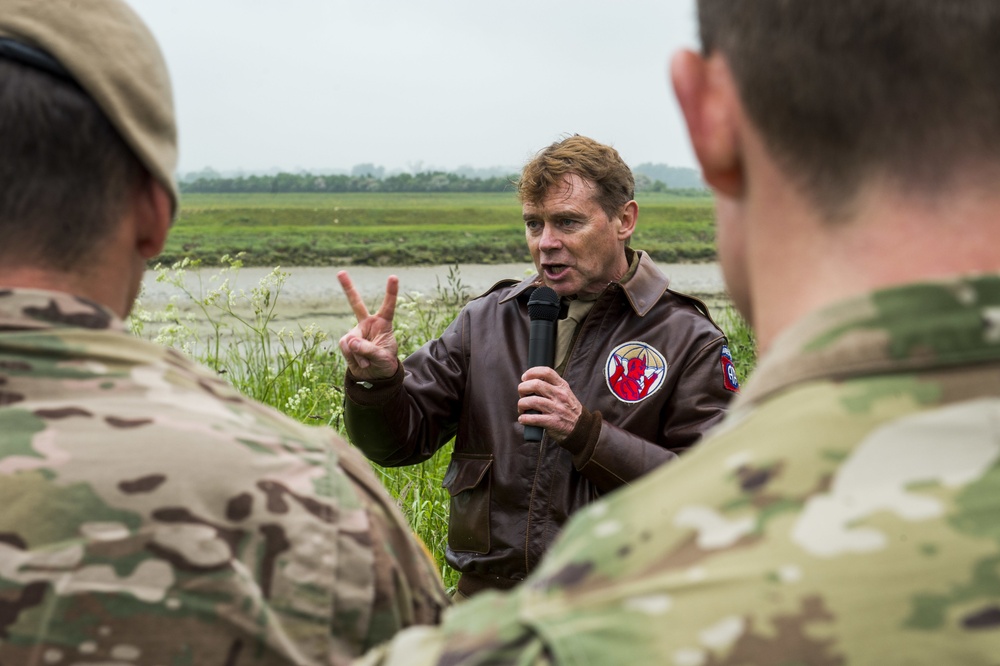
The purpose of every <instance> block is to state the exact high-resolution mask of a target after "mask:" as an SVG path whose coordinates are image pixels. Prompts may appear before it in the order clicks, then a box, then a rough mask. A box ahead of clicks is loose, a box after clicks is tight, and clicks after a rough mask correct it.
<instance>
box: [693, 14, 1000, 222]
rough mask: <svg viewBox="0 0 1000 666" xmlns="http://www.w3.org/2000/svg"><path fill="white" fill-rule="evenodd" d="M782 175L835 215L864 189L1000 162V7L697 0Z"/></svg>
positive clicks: (712, 47) (711, 41)
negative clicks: (870, 183) (871, 182)
mask: <svg viewBox="0 0 1000 666" xmlns="http://www.w3.org/2000/svg"><path fill="white" fill-rule="evenodd" d="M698 6H699V18H700V24H701V38H702V44H703V49H704V51H705V52H706V53H708V54H710V53H713V52H721V53H722V54H723V55H724V56H725V57H726V60H727V62H728V63H729V66H730V68H731V69H732V71H733V73H734V76H735V78H736V81H737V85H738V87H739V90H740V96H741V98H742V100H743V103H744V105H745V108H746V110H747V113H748V114H749V116H750V118H751V120H752V121H753V123H754V124H755V125H756V126H757V127H758V129H759V130H760V131H761V133H762V135H763V137H764V140H765V141H766V143H767V145H768V146H769V148H770V150H771V152H772V153H773V154H774V156H775V157H776V158H777V159H778V161H779V163H780V164H781V166H782V168H783V170H784V171H785V172H786V173H787V174H789V175H790V176H791V177H792V178H794V179H796V181H797V182H798V184H799V185H800V186H801V187H802V189H803V190H804V191H805V192H806V193H807V194H808V195H811V196H812V197H813V199H814V200H815V201H816V202H817V203H818V204H819V205H820V206H822V207H824V208H825V209H826V210H827V211H828V212H830V213H831V214H832V216H834V217H836V216H837V211H838V210H839V209H841V208H842V205H843V204H844V203H845V202H849V201H850V198H851V196H852V195H853V194H854V193H856V192H857V191H858V188H859V186H860V184H861V183H864V182H866V181H867V180H868V179H870V178H872V177H880V178H885V179H888V180H889V181H891V182H895V183H896V184H897V185H899V186H902V187H906V188H920V189H922V190H925V191H926V190H933V189H934V188H941V187H946V186H947V185H948V180H949V178H961V177H963V176H962V174H958V173H956V171H957V170H959V169H961V170H962V171H964V172H966V174H967V172H969V171H970V169H969V167H976V168H980V167H982V166H988V167H989V168H990V169H994V170H995V169H996V168H997V167H1000V158H998V155H1000V39H997V35H998V34H1000V2H996V0H836V1H835V2H816V0H699V1H698Z"/></svg>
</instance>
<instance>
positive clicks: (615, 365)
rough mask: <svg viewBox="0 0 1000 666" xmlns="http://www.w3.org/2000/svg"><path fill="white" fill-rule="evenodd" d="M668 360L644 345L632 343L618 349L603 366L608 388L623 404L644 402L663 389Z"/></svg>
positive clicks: (635, 341) (643, 343)
mask: <svg viewBox="0 0 1000 666" xmlns="http://www.w3.org/2000/svg"><path fill="white" fill-rule="evenodd" d="M666 375H667V360H666V359H665V358H663V354H661V353H660V352H658V351H656V350H655V349H653V348H652V347H650V346H649V345H647V344H646V343H645V342H639V341H637V340H633V341H632V342H626V343H625V344H622V345H618V346H617V347H615V348H614V349H613V350H612V351H611V354H610V355H609V356H608V360H607V362H606V363H605V364H604V377H605V378H606V379H607V380H608V388H609V389H611V392H612V393H614V394H615V397H616V398H618V399H619V400H621V401H622V402H627V403H636V402H642V401H643V400H645V399H646V398H648V397H649V396H651V395H653V394H654V393H656V391H657V389H659V388H660V387H661V386H663V380H664V379H665V378H666Z"/></svg>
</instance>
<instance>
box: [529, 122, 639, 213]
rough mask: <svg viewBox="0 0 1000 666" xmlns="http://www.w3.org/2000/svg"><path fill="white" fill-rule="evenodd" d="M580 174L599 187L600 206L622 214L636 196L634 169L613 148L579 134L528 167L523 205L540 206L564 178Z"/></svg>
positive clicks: (548, 149)
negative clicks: (528, 203) (526, 203)
mask: <svg viewBox="0 0 1000 666" xmlns="http://www.w3.org/2000/svg"><path fill="white" fill-rule="evenodd" d="M569 174H576V175H578V176H581V177H582V178H586V179H587V180H590V181H592V182H593V183H594V184H595V185H596V186H597V192H596V198H597V202H598V204H600V206H601V208H602V209H603V210H604V212H605V213H607V215H608V217H614V216H616V215H618V214H619V213H620V212H621V210H622V207H623V206H624V205H625V204H626V203H628V202H629V201H631V200H632V199H633V198H634V196H635V179H634V177H633V176H632V170H631V169H629V167H628V165H627V164H625V161H624V160H623V159H622V158H621V155H619V154H618V151H617V150H615V149H614V148H612V147H611V146H606V145H604V144H603V143H598V142H597V141H594V140H593V139H590V138H588V137H585V136H580V135H579V134H575V135H573V136H571V137H568V138H566V139H563V140H562V141H557V142H555V143H553V144H552V145H550V146H548V147H546V148H543V149H542V150H541V151H539V152H538V154H537V155H535V157H534V158H533V159H532V160H531V161H530V162H528V164H527V165H525V167H524V169H523V170H522V172H521V178H520V179H519V180H518V183H517V192H518V196H520V198H521V201H522V202H531V203H534V204H538V203H539V202H541V201H542V199H544V198H545V196H546V195H547V194H548V192H549V190H550V188H552V186H553V185H556V184H557V183H559V182H560V181H562V179H563V177H564V176H566V175H569Z"/></svg>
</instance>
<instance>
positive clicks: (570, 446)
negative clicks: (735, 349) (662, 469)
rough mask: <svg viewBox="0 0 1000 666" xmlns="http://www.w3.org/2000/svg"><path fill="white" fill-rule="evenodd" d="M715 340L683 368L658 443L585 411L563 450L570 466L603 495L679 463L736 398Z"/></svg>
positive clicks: (722, 342)
mask: <svg viewBox="0 0 1000 666" xmlns="http://www.w3.org/2000/svg"><path fill="white" fill-rule="evenodd" d="M724 345H726V338H725V336H718V337H715V338H714V339H712V340H711V341H710V342H709V343H708V344H706V345H705V346H704V347H702V348H701V349H700V350H699V351H698V352H697V353H696V354H695V355H694V356H693V358H692V360H691V361H690V362H689V363H688V364H687V365H686V366H685V367H684V368H683V370H682V375H681V377H680V379H679V380H678V382H677V386H676V388H675V390H674V392H673V395H672V396H671V399H670V401H669V402H668V405H667V412H666V414H665V417H664V419H663V426H662V429H661V432H660V435H659V440H658V441H656V442H651V441H648V440H646V439H643V438H642V437H639V436H637V435H634V434H632V433H630V432H628V431H626V430H624V429H622V428H618V427H616V426H614V425H612V424H611V423H608V422H607V421H605V420H603V419H601V416H600V412H595V413H593V414H591V413H589V412H586V411H585V412H584V414H583V415H581V418H580V420H579V421H578V422H577V427H576V428H575V429H574V431H573V433H572V434H571V435H570V436H569V437H568V438H567V439H566V440H565V441H564V442H563V447H564V448H566V449H567V450H569V451H570V453H572V454H573V464H574V466H575V467H576V468H577V470H579V472H580V473H581V474H583V475H584V476H586V477H587V478H588V479H590V481H591V482H592V483H593V484H594V485H595V486H597V489H598V490H599V491H600V492H602V493H607V492H610V491H612V490H615V489H616V488H619V487H621V486H623V485H627V484H629V483H632V482H633V481H635V480H636V479H638V478H639V477H641V476H643V475H644V474H646V473H647V472H649V471H651V470H652V469H653V468H655V467H658V466H659V465H662V464H663V463H665V462H669V461H671V460H674V459H676V458H677V456H678V454H680V453H682V452H683V451H685V450H687V449H688V448H690V447H691V446H693V445H694V444H695V443H696V442H697V441H698V440H699V439H700V438H701V436H702V435H703V434H704V433H705V432H706V431H707V430H709V429H710V428H711V427H712V426H714V425H715V424H716V423H718V422H719V421H721V420H722V417H723V416H724V415H725V411H726V406H727V405H728V403H729V401H730V400H731V399H732V397H733V395H734V393H733V392H732V391H731V390H729V389H727V388H726V387H725V384H724V382H723V380H722V366H721V358H722V347H723V346H724Z"/></svg>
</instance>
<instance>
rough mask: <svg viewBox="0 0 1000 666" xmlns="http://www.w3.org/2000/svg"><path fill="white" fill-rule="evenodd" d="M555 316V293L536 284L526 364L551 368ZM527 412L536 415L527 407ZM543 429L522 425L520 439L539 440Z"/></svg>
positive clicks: (556, 297) (557, 316) (554, 338)
mask: <svg viewBox="0 0 1000 666" xmlns="http://www.w3.org/2000/svg"><path fill="white" fill-rule="evenodd" d="M558 318H559V295H558V294H556V292H555V290H553V289H552V288H550V287H538V288H537V289H535V290H534V291H533V292H531V297H530V298H529V299H528V319H530V320H531V324H530V326H531V328H530V329H529V331H528V367H529V368H535V367H538V366H545V367H546V368H551V367H552V366H553V365H555V360H556V319H558ZM528 413H529V414H537V413H538V412H536V411H534V410H529V411H528ZM543 432H544V431H543V429H542V428H539V427H538V426H530V425H529V426H524V441H526V442H540V441H542V434H543Z"/></svg>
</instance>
